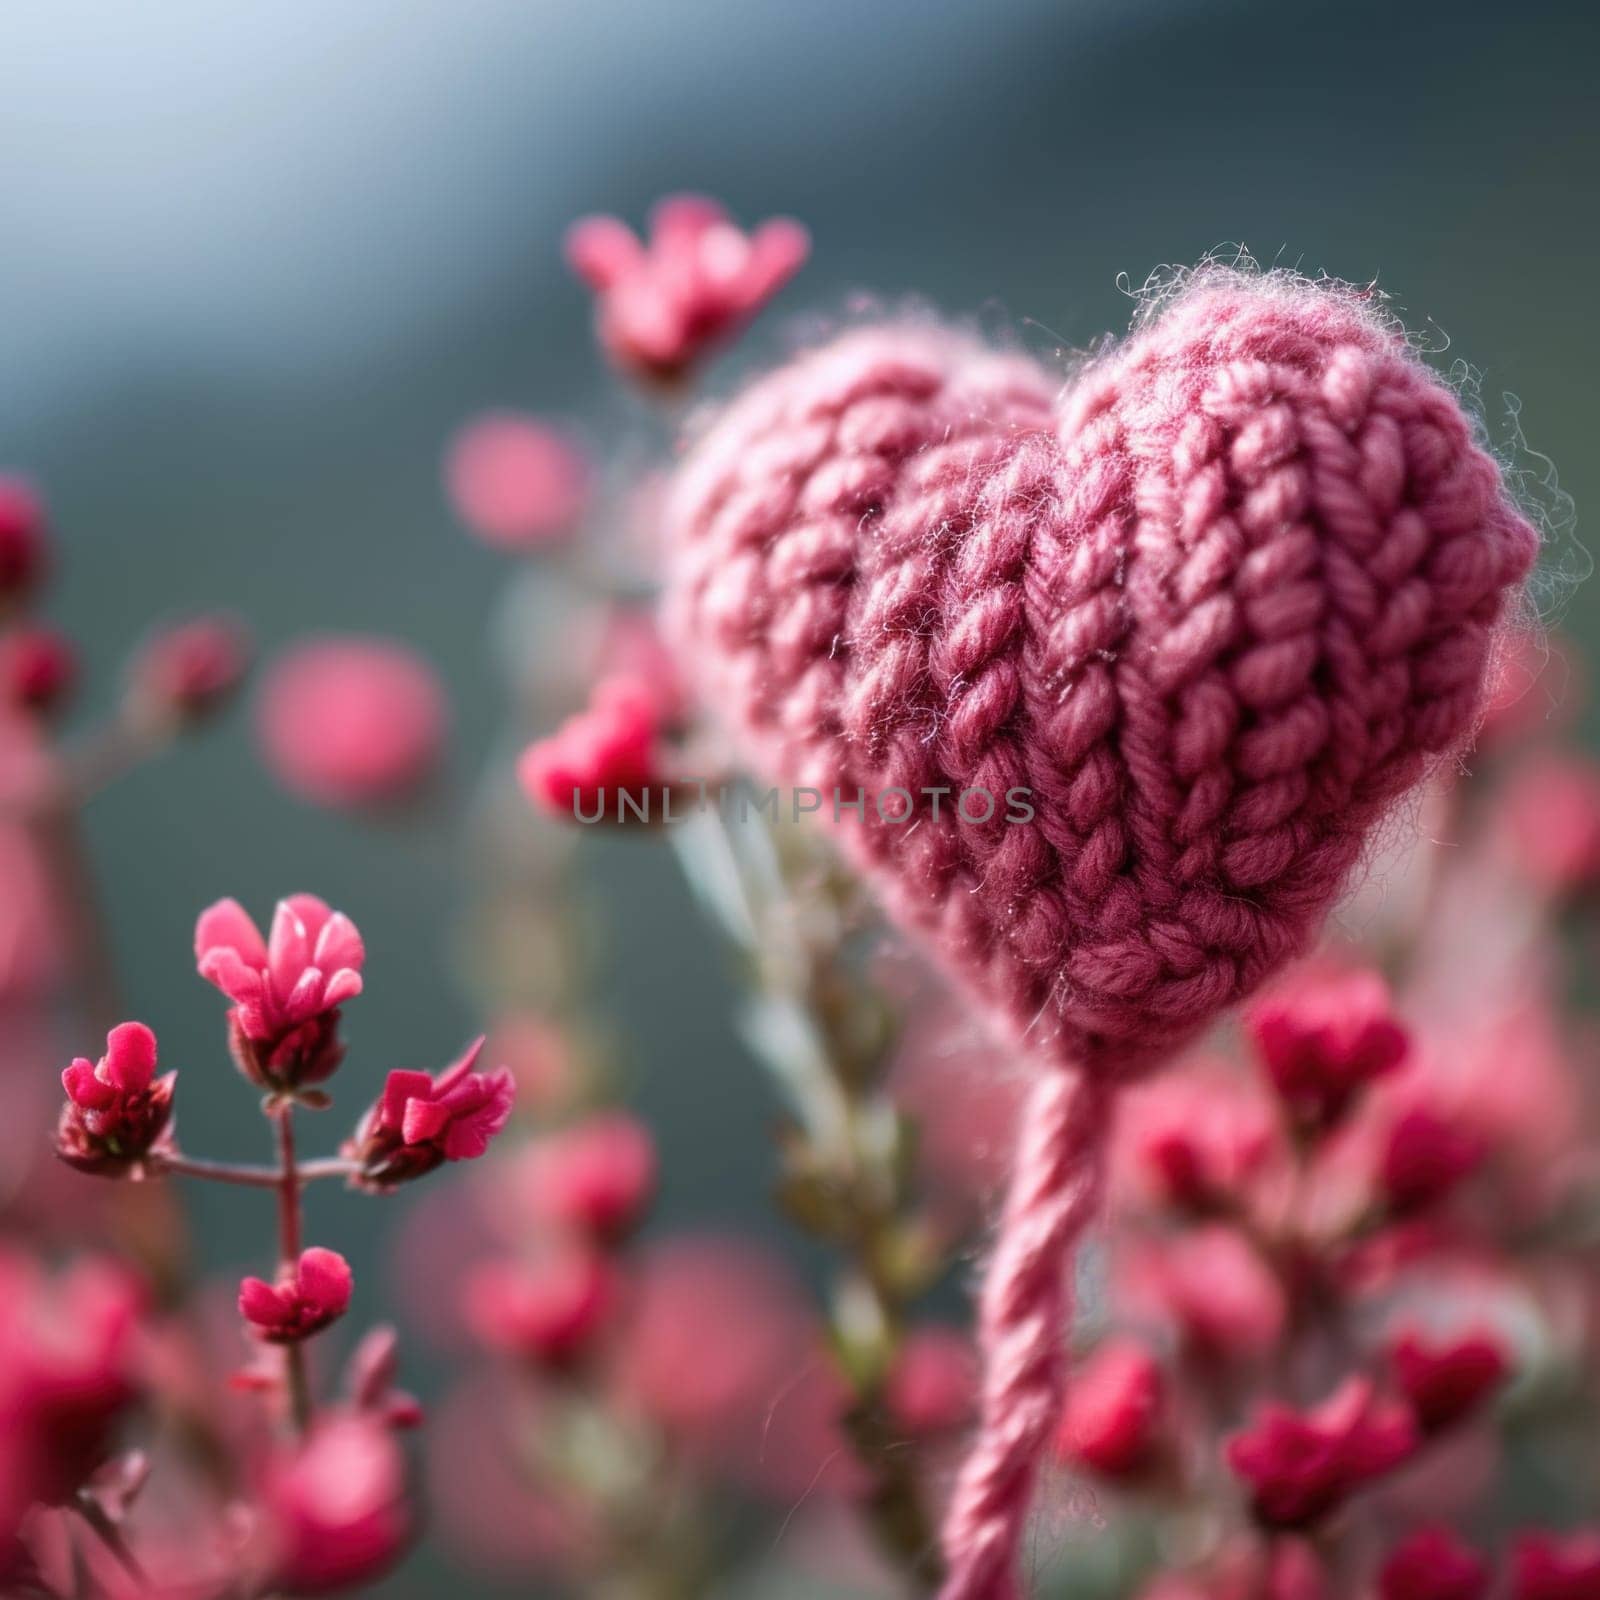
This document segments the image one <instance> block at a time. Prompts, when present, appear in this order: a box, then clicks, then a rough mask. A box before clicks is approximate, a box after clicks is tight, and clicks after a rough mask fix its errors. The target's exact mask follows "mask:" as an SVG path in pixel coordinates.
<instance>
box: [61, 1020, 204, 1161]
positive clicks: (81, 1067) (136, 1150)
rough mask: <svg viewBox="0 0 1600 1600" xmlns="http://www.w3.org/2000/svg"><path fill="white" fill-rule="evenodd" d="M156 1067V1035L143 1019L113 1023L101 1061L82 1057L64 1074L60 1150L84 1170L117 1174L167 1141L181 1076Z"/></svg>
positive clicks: (62, 1080) (65, 1157) (66, 1159)
mask: <svg viewBox="0 0 1600 1600" xmlns="http://www.w3.org/2000/svg"><path fill="white" fill-rule="evenodd" d="M155 1069H156V1036H155V1035H154V1034H153V1033H152V1032H151V1031H150V1030H149V1029H148V1028H147V1027H146V1026H145V1025H144V1024H143V1023H142V1022H124V1023H121V1024H120V1025H119V1026H117V1027H115V1028H113V1029H112V1030H111V1032H110V1033H109V1034H107V1036H106V1053H105V1054H104V1055H103V1056H101V1058H100V1059H99V1061H97V1062H90V1061H88V1060H86V1059H85V1058H83V1057H82V1056H80V1057H78V1059H77V1060H75V1061H74V1062H73V1063H72V1065H71V1066H70V1067H68V1068H67V1069H66V1071H65V1072H63V1073H62V1074H61V1086H62V1087H63V1088H64V1089H65V1090H66V1092H67V1103H66V1104H65V1105H64V1106H63V1107H62V1108H61V1118H60V1121H59V1123H58V1124H57V1127H56V1145H55V1148H56V1154H57V1155H58V1156H60V1158H61V1159H62V1160H63V1161H65V1162H66V1163H67V1164H68V1165H69V1166H73V1167H76V1168H77V1169H78V1170H79V1171H80V1172H94V1173H100V1174H103V1175H105V1176H111V1177H115V1176H120V1175H121V1174H123V1173H125V1172H127V1171H129V1170H130V1169H131V1168H135V1167H137V1166H138V1165H139V1163H140V1162H141V1161H143V1160H144V1158H145V1157H146V1156H148V1155H149V1154H150V1153H151V1151H152V1150H158V1149H159V1148H161V1147H162V1146H164V1145H165V1143H166V1142H167V1140H168V1137H169V1132H170V1124H171V1120H172V1093H173V1089H174V1087H175V1086H176V1084H177V1080H178V1075H177V1073H176V1072H169V1073H167V1074H166V1075H165V1076H164V1077H161V1078H157V1077H156V1075H155Z"/></svg>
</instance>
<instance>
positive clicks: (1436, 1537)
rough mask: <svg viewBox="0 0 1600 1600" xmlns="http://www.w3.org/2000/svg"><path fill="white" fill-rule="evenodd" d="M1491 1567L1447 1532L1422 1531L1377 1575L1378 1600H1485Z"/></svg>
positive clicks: (1395, 1552)
mask: <svg viewBox="0 0 1600 1600" xmlns="http://www.w3.org/2000/svg"><path fill="white" fill-rule="evenodd" d="M1488 1592H1489V1564H1488V1562H1486V1561H1485V1560H1484V1559H1483V1557H1482V1556H1480V1555H1479V1554H1478V1553H1477V1551H1475V1550H1474V1549H1472V1547H1471V1546H1470V1545H1467V1544H1464V1543H1463V1542H1462V1541H1461V1540H1460V1539H1459V1538H1458V1537H1457V1536H1456V1535H1455V1534H1454V1533H1452V1532H1451V1531H1450V1530H1449V1529H1448V1528H1420V1529H1418V1530H1417V1532H1415V1533H1413V1534H1411V1535H1409V1536H1408V1537H1407V1538H1406V1539H1404V1540H1403V1541H1402V1542H1401V1543H1400V1544H1398V1545H1397V1546H1396V1547H1395V1548H1394V1549H1393V1550H1392V1551H1391V1552H1390V1554H1389V1556H1388V1559H1387V1560H1385V1562H1384V1563H1383V1569H1382V1571H1381V1572H1380V1573H1379V1574H1378V1600H1483V1596H1485V1595H1486V1594H1488Z"/></svg>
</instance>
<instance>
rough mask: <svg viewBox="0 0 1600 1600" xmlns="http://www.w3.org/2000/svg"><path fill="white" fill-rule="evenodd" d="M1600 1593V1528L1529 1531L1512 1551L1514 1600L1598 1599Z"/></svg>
mask: <svg viewBox="0 0 1600 1600" xmlns="http://www.w3.org/2000/svg"><path fill="white" fill-rule="evenodd" d="M1596 1595H1600V1530H1596V1529H1591V1528H1583V1529H1580V1530H1578V1531H1577V1532H1576V1533H1570V1534H1567V1535H1565V1536H1562V1535H1559V1534H1553V1533H1525V1534H1523V1535H1522V1536H1521V1537H1520V1538H1519V1539H1518V1540H1517V1542H1516V1545H1515V1547H1514V1549H1513V1550H1512V1554H1511V1595H1510V1600H1594V1597H1595V1596H1596Z"/></svg>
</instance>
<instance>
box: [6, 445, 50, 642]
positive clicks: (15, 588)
mask: <svg viewBox="0 0 1600 1600" xmlns="http://www.w3.org/2000/svg"><path fill="white" fill-rule="evenodd" d="M48 561H49V547H48V544H47V543H46V536H45V513H44V502H43V501H42V500H40V498H39V496H38V494H37V493H36V492H35V490H34V489H33V487H32V485H31V484H29V483H28V482H27V481H26V480H25V479H23V478H19V477H17V476H16V475H15V474H13V473H9V472H0V611H5V610H7V609H8V608H9V607H10V606H11V605H12V604H13V602H15V601H18V600H22V599H25V598H26V597H27V596H28V595H29V594H30V593H32V591H33V590H34V588H35V587H36V586H37V584H38V582H39V579H40V578H41V577H42V576H43V575H44V570H45V567H46V565H47V563H48Z"/></svg>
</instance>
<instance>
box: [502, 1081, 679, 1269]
mask: <svg viewBox="0 0 1600 1600" xmlns="http://www.w3.org/2000/svg"><path fill="white" fill-rule="evenodd" d="M525 1159H526V1163H527V1164H526V1166H525V1168H524V1169H523V1181H524V1184H525V1190H524V1192H525V1194H526V1196H527V1198H528V1200H529V1202H530V1204H531V1206H532V1209H533V1211H534V1213H535V1214H536V1215H537V1216H539V1217H540V1218H542V1219H543V1220H544V1221H546V1222H552V1223H555V1224H557V1225H558V1226H561V1227H566V1228H572V1229H575V1230H577V1231H578V1232H580V1233H584V1234H588V1235H590V1236H592V1237H593V1238H595V1239H597V1240H601V1241H610V1240H614V1239H617V1238H620V1237H621V1236H622V1235H623V1234H625V1233H627V1232H628V1231H629V1229H631V1228H632V1227H633V1226H634V1225H635V1224H636V1223H637V1222H638V1221H639V1219H640V1217H641V1216H642V1215H643V1213H644V1211H645V1208H646V1207H647V1206H648V1205H649V1203H650V1199H651V1196H652V1195H653V1194H654V1192H655V1186H656V1151H655V1142H654V1141H653V1140H652V1139H651V1137H650V1132H649V1129H647V1128H646V1127H645V1126H644V1124H643V1123H641V1122H639V1121H638V1120H637V1119H636V1118H634V1117H630V1116H628V1115H627V1113H625V1112H620V1111H618V1112H607V1113H602V1114H600V1115H598V1116H593V1117H589V1118H587V1119H586V1120H585V1121H583V1122H580V1123H577V1124H575V1125H574V1126H573V1127H570V1128H566V1129H564V1130H563V1131H562V1132H560V1133H556V1134H552V1135H550V1136H549V1137H548V1138H545V1139H543V1140H541V1141H540V1142H539V1144H538V1145H537V1146H535V1148H534V1149H533V1150H532V1151H530V1152H529V1154H528V1156H527V1157H526V1158H525Z"/></svg>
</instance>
